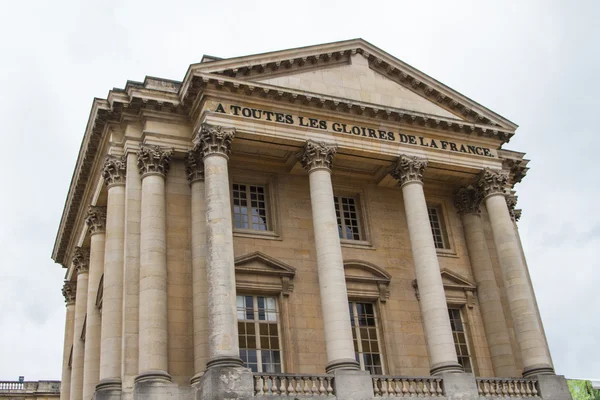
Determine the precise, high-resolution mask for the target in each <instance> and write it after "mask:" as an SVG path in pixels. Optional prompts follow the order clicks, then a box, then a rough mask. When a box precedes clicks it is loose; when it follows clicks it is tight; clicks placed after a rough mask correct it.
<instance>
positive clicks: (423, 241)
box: [391, 155, 462, 375]
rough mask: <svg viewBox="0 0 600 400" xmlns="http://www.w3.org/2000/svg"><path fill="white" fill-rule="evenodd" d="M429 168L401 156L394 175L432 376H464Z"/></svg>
mask: <svg viewBox="0 0 600 400" xmlns="http://www.w3.org/2000/svg"><path fill="white" fill-rule="evenodd" d="M426 167H427V161H426V160H424V159H420V158H418V157H408V156H404V155H401V156H400V158H399V159H398V161H397V162H396V164H395V165H394V168H393V170H392V172H391V173H392V176H393V177H394V178H396V179H397V180H398V181H399V182H400V186H401V188H402V196H403V198H404V209H405V211H406V221H407V223H408V234H409V236H410V244H411V249H412V254H413V259H414V263H415V273H416V277H417V284H418V285H419V295H420V302H419V304H420V307H421V314H422V315H423V326H424V327H425V336H426V339H427V349H428V351H429V359H430V363H431V374H432V375H436V374H440V373H442V372H461V371H462V367H461V366H460V364H458V359H457V357H456V349H455V347H454V339H453V338H452V330H451V328H450V319H449V317H448V305H447V303H446V295H445V292H444V286H443V284H442V276H441V274H440V265H439V262H438V258H437V252H436V249H435V244H434V242H433V235H432V233H431V224H430V222H429V215H428V213H427V203H426V201H425V194H424V192H423V171H424V170H425V168H426Z"/></svg>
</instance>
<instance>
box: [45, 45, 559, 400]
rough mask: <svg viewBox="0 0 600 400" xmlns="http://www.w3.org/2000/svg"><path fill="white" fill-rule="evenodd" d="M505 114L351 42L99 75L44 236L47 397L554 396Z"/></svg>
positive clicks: (555, 381)
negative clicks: (66, 183)
mask: <svg viewBox="0 0 600 400" xmlns="http://www.w3.org/2000/svg"><path fill="white" fill-rule="evenodd" d="M516 128H517V125H515V124H514V123H513V122H511V121H509V120H507V119H506V118H503V117H502V116H500V115H498V114H496V113H494V112H492V111H491V110H489V109H487V108H485V107H483V106H481V105H479V104H478V103H476V102H474V101H472V100H470V99H468V98H467V97H465V96H463V95H461V94H460V93H457V92H455V91H454V90H452V89H450V88H448V87H446V86H444V85H443V84H441V83H440V82H438V81H436V80H434V79H433V78H431V77H429V76H427V75H425V74H423V73H422V72H420V71H418V70H416V69H415V68H413V67H411V66H409V65H407V64H405V63H403V62H402V61H400V60H398V59H396V58H394V57H393V56H391V55H389V54H387V53H385V52H383V51H382V50H380V49H378V48H377V47H375V46H373V45H371V44H369V43H367V42H365V41H363V40H361V39H357V40H350V41H344V42H337V43H331V44H324V45H317V46H311V47H305V48H299V49H291V50H284V51H278V52H273V53H266V54H259V55H253V56H246V57H238V58H231V59H217V58H215V57H207V56H205V57H204V58H203V60H202V62H200V63H198V64H193V65H191V66H190V67H189V69H188V72H187V73H186V76H185V77H184V79H183V81H181V82H175V81H170V80H166V79H159V78H151V77H147V78H146V79H145V81H144V82H143V83H139V82H128V83H127V85H126V87H125V89H113V90H111V91H110V92H109V95H108V97H107V99H96V100H95V101H94V104H93V107H92V111H91V115H90V119H89V123H88V125H87V127H86V131H85V134H84V139H83V143H82V146H81V150H80V153H79V158H78V160H77V164H76V167H75V172H74V175H73V180H72V182H71V186H70V189H69V194H68V197H67V201H66V205H65V209H64V212H63V217H62V220H61V224H60V228H59V232H58V235H57V239H56V243H55V247H54V251H53V259H54V260H55V261H56V262H57V263H59V264H61V265H62V266H63V267H65V268H66V269H67V273H66V280H65V285H64V287H63V294H64V295H65V299H66V304H67V306H66V308H67V311H66V313H67V317H66V326H65V339H64V356H63V376H62V390H61V399H68V400H81V399H85V400H87V399H90V398H92V397H93V396H95V397H96V398H121V399H131V398H137V399H146V398H157V399H159V398H180V399H191V398H199V399H200V398H202V399H209V398H247V397H260V396H281V397H290V396H291V397H290V398H294V397H297V396H300V397H307V396H313V395H323V396H336V397H337V398H340V399H363V398H372V397H380V396H381V397H386V396H387V397H402V396H409V395H415V396H416V395H419V396H442V397H444V396H445V397H449V398H453V397H457V396H463V395H469V396H472V397H478V396H491V395H493V396H513V397H514V396H522V397H530V396H543V397H544V398H550V397H553V396H554V397H556V398H568V389H567V388H566V384H565V382H564V379H562V377H557V376H556V375H555V373H554V368H553V365H552V360H551V357H550V352H549V349H548V345H547V342H546V338H545V335H544V331H543V327H542V323H541V319H540V316H539V311H538V307H537V304H536V300H535V295H534V293H533V289H532V286H531V281H530V278H529V273H528V270H527V264H526V261H525V257H524V254H523V249H522V247H521V242H520V239H519V234H518V230H517V226H516V220H518V217H519V215H520V210H518V209H516V208H515V206H516V196H515V192H514V185H515V184H516V183H518V182H519V181H520V180H521V179H522V178H523V177H524V176H525V174H526V172H527V169H528V168H527V163H528V161H527V160H526V159H524V153H520V152H516V151H511V150H507V149H504V148H503V146H504V144H505V143H507V142H508V140H509V139H510V138H511V137H512V135H514V133H515V130H516ZM411 376H414V377H421V378H409V377H411ZM423 377H425V378H423ZM509 378H511V379H509ZM561 396H562V397H561Z"/></svg>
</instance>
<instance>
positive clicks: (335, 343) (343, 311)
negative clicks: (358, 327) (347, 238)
mask: <svg viewBox="0 0 600 400" xmlns="http://www.w3.org/2000/svg"><path fill="white" fill-rule="evenodd" d="M335 153H336V147H335V146H331V145H327V144H325V143H322V142H321V143H316V142H313V141H312V140H309V141H307V142H306V144H305V145H304V149H303V150H302V152H301V153H300V154H299V157H300V161H301V163H302V166H303V167H304V168H305V169H306V170H307V171H308V178H309V182H310V203H311V207H312V216H313V229H314V233H315V245H316V251H317V268H318V273H319V289H320V294H321V308H322V310H323V322H324V325H325V344H326V348H327V361H328V362H327V367H326V370H327V373H331V372H333V371H335V370H342V369H351V370H357V369H359V366H358V363H357V362H356V360H355V358H354V343H353V340H352V327H351V326H350V312H349V309H348V292H347V290H346V276H345V275H344V262H343V258H342V248H341V246H340V237H339V233H338V224H337V217H336V214H335V205H334V203H333V187H332V185H331V163H332V161H333V157H334V156H335Z"/></svg>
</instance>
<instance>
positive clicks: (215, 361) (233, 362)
mask: <svg viewBox="0 0 600 400" xmlns="http://www.w3.org/2000/svg"><path fill="white" fill-rule="evenodd" d="M243 366H244V362H243V361H242V359H241V358H239V357H227V356H223V357H215V358H212V359H210V360H209V361H208V362H207V363H206V369H210V368H215V367H243Z"/></svg>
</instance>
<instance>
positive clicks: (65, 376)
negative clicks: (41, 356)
mask: <svg viewBox="0 0 600 400" xmlns="http://www.w3.org/2000/svg"><path fill="white" fill-rule="evenodd" d="M75 291H76V284H75V282H68V281H65V284H64V285H63V288H62V294H63V296H65V302H66V303H67V304H66V306H67V315H66V318H65V340H64V345H63V364H62V378H61V385H60V400H70V396H69V395H70V393H69V390H70V389H71V367H69V357H70V356H71V346H72V345H73V330H74V327H73V323H74V320H75Z"/></svg>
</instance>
